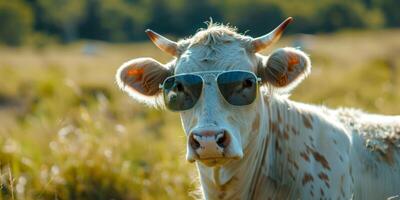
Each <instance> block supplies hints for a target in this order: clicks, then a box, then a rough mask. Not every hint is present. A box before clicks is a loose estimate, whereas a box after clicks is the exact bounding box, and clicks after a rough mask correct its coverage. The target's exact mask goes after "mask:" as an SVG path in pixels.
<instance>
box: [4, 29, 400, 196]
mask: <svg viewBox="0 0 400 200" xmlns="http://www.w3.org/2000/svg"><path fill="white" fill-rule="evenodd" d="M399 34H400V31H399V30H391V31H379V32H378V31H377V32H344V33H340V34H335V35H324V36H315V37H312V39H311V40H310V41H309V42H308V43H307V44H308V45H307V49H309V50H307V52H308V53H309V54H310V55H311V58H312V60H313V63H314V64H313V66H314V68H313V73H312V75H310V77H309V78H308V79H307V80H305V81H304V83H303V84H301V86H300V87H299V88H297V89H296V90H295V92H294V94H293V96H292V99H295V100H299V101H304V102H309V103H317V104H324V105H327V106H331V107H337V106H340V105H341V106H355V107H358V108H362V109H365V110H367V111H371V112H379V113H385V114H399V113H400V106H399V102H400V92H399V91H400V80H398V79H399V77H400V76H399V74H400V69H399V68H400V60H399V57H398V55H399V54H400V52H399V51H400V41H399V40H398V35H399ZM290 41H291V38H289V39H286V40H284V41H283V42H281V43H280V44H281V46H282V44H284V45H288V44H289V43H290ZM95 45H96V52H95V53H92V54H87V53H86V54H85V53H83V52H84V51H90V49H91V47H87V46H86V44H84V43H77V44H73V45H69V46H49V47H46V48H41V49H35V48H32V47H24V48H21V49H9V48H4V47H3V48H0V85H1V89H0V122H1V125H0V200H1V199H189V197H188V193H189V191H193V190H194V189H195V187H196V171H195V169H194V166H193V165H191V164H188V163H186V161H185V160H184V153H185V137H184V134H183V132H182V129H181V127H180V120H179V116H178V115H177V114H174V113H171V112H168V111H157V110H152V109H147V108H144V107H143V106H141V105H138V104H136V103H134V102H132V101H131V100H130V99H129V98H128V97H127V96H126V95H124V94H123V93H122V92H121V91H119V90H118V89H117V87H116V85H115V83H114V73H115V71H116V69H117V67H118V66H119V65H120V64H121V63H122V62H124V61H126V60H128V59H130V58H135V57H141V56H152V57H154V58H157V59H159V60H160V61H163V62H165V61H167V60H168V59H169V57H168V56H167V55H166V54H163V53H162V52H160V51H159V50H158V49H156V48H155V47H153V45H152V44H149V43H142V44H129V45H110V44H102V43H97V44H95ZM391 63H393V64H391ZM392 65H393V66H397V71H396V70H393V69H391V68H390V66H392Z"/></svg>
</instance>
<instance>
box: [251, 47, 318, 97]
mask: <svg viewBox="0 0 400 200" xmlns="http://www.w3.org/2000/svg"><path fill="white" fill-rule="evenodd" d="M260 59H261V62H260V64H259V66H258V75H259V76H260V77H261V79H262V81H263V83H265V84H270V85H272V86H274V87H276V88H279V89H284V90H291V89H292V88H294V87H295V86H297V85H298V84H299V83H300V82H301V81H302V80H303V79H304V78H305V77H306V76H307V75H308V74H309V73H310V71H311V62H310V59H309V58H308V56H307V55H306V54H305V53H304V52H302V51H300V50H298V49H294V48H290V47H286V48H281V49H278V50H276V51H274V52H273V53H272V54H271V55H270V56H269V57H265V58H260Z"/></svg>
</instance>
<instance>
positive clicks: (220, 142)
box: [216, 131, 230, 148]
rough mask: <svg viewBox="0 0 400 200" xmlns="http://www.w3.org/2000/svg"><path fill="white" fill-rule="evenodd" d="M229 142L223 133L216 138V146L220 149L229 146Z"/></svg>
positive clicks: (226, 135)
mask: <svg viewBox="0 0 400 200" xmlns="http://www.w3.org/2000/svg"><path fill="white" fill-rule="evenodd" d="M229 140H230V138H229V135H228V134H226V133H225V131H223V132H222V133H220V134H218V135H217V136H216V141H217V144H218V146H219V147H221V148H226V147H227V146H228V145H229V142H230V141H229Z"/></svg>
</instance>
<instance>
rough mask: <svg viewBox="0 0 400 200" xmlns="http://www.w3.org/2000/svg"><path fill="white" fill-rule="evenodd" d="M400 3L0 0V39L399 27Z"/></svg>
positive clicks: (338, 0)
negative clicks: (222, 27)
mask: <svg viewBox="0 0 400 200" xmlns="http://www.w3.org/2000/svg"><path fill="white" fill-rule="evenodd" d="M399 8H400V1H399V0H352V1H349V0H303V1H301V2H300V1H289V0H288V1H282V0H246V1H244V0H0V42H1V43H4V44H7V45H13V46H18V45H21V44H24V43H25V42H26V41H29V40H40V41H41V40H45V39H46V38H55V40H58V41H61V42H71V41H75V40H77V39H93V40H104V41H111V42H125V41H137V40H143V39H144V38H145V34H144V30H145V29H146V28H152V29H154V30H155V31H157V32H159V33H162V34H170V35H174V36H177V37H181V36H187V35H190V34H193V33H194V31H196V30H197V29H198V28H199V27H204V24H203V22H205V21H208V20H210V18H212V19H213V21H216V22H223V23H228V22H229V23H230V24H232V25H234V26H237V27H238V28H239V30H240V31H242V32H244V31H246V30H250V31H249V32H248V34H249V35H252V36H258V35H260V34H263V33H266V32H267V31H270V30H271V29H272V28H274V27H275V26H276V25H278V24H279V23H280V22H281V21H282V20H283V19H285V18H286V17H288V16H293V17H294V18H295V20H296V23H293V24H292V25H291V26H290V28H289V30H288V31H289V32H292V33H294V32H296V33H299V32H300V33H316V32H332V31H336V30H339V29H342V28H388V27H400V12H399V10H398V9H399Z"/></svg>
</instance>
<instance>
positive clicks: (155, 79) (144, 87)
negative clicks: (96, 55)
mask: <svg viewBox="0 0 400 200" xmlns="http://www.w3.org/2000/svg"><path fill="white" fill-rule="evenodd" d="M172 74H173V72H172V69H168V68H167V67H166V66H164V65H163V64H161V63H159V62H157V61H156V60H154V59H152V58H138V59H133V60H130V61H128V62H126V63H124V64H123V65H122V66H121V67H120V68H119V69H118V71H117V74H116V79H117V84H118V86H119V87H120V88H121V89H122V90H124V91H125V92H127V93H128V94H129V95H130V96H131V97H133V98H134V99H135V100H137V101H139V102H141V103H146V104H148V105H151V106H156V105H157V104H158V103H159V102H158V99H159V98H158V97H159V96H160V95H159V94H160V93H161V89H160V88H159V85H160V84H162V83H163V81H164V80H165V79H166V78H167V77H168V76H171V75H172Z"/></svg>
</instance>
